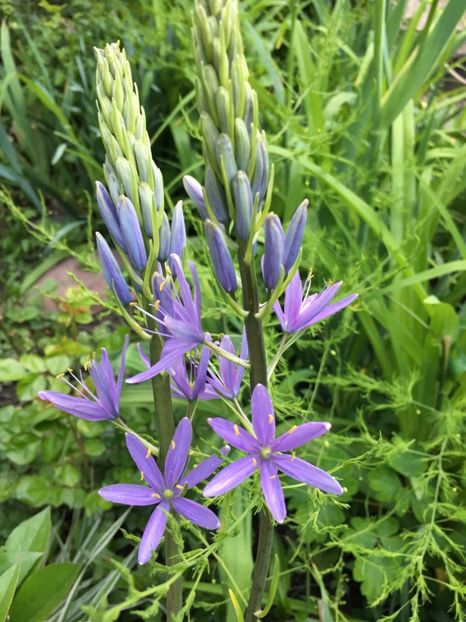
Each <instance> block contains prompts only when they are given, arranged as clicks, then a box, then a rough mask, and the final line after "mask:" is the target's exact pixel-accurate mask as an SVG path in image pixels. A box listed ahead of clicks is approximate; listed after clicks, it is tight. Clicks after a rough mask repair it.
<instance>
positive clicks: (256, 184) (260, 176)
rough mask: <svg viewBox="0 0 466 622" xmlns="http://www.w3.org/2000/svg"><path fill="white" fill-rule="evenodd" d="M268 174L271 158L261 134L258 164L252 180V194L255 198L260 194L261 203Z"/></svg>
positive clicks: (258, 144)
mask: <svg viewBox="0 0 466 622" xmlns="http://www.w3.org/2000/svg"><path fill="white" fill-rule="evenodd" d="M268 176H269V158H268V155H267V149H266V148H265V141H264V139H263V137H262V136H261V137H260V138H259V139H258V141H257V151H256V166H255V168H254V177H253V180H252V196H253V197H254V199H255V198H256V194H259V204H260V203H261V201H262V200H263V198H264V197H265V193H266V192H267V182H268Z"/></svg>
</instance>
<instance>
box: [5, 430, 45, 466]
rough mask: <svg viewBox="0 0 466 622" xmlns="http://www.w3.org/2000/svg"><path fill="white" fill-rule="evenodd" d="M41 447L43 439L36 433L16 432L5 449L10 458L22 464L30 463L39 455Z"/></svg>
mask: <svg viewBox="0 0 466 622" xmlns="http://www.w3.org/2000/svg"><path fill="white" fill-rule="evenodd" d="M40 448H41V439H40V438H37V436H35V435H34V434H16V435H14V436H13V437H12V438H11V439H10V440H9V441H8V445H7V447H6V449H5V455H6V457H7V458H8V460H11V462H14V463H15V464H19V465H21V466H23V465H25V464H29V463H30V462H32V461H33V460H34V458H35V457H36V456H37V454H38V453H39V451H40Z"/></svg>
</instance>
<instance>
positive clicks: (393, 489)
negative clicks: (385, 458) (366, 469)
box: [368, 466, 402, 502]
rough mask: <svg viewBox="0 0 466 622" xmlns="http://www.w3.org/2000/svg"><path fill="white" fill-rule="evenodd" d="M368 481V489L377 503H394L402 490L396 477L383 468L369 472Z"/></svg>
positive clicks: (392, 472) (388, 469)
mask: <svg viewBox="0 0 466 622" xmlns="http://www.w3.org/2000/svg"><path fill="white" fill-rule="evenodd" d="M368 481H369V487H370V488H371V490H372V491H373V493H374V497H375V498H376V499H377V500H378V501H383V502H390V501H391V502H394V501H395V500H396V498H397V496H398V494H399V493H400V491H401V490H402V486H401V481H400V478H399V477H398V475H397V474H396V473H395V472H394V471H392V470H391V469H390V468H388V467H385V466H382V467H379V468H378V469H374V470H373V471H371V472H370V473H369V476H368Z"/></svg>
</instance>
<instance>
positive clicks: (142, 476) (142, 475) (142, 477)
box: [141, 471, 144, 482]
mask: <svg viewBox="0 0 466 622" xmlns="http://www.w3.org/2000/svg"><path fill="white" fill-rule="evenodd" d="M143 479H144V471H141V482H142V481H143Z"/></svg>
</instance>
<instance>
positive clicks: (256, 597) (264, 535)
mask: <svg viewBox="0 0 466 622" xmlns="http://www.w3.org/2000/svg"><path fill="white" fill-rule="evenodd" d="M245 254H246V248H245V247H244V246H243V245H240V248H239V253H238V261H239V269H240V274H241V284H242V288H243V305H244V309H245V310H246V311H248V315H247V317H246V318H245V320H244V324H245V328H246V338H247V340H248V348H249V363H250V370H249V373H250V378H251V390H252V389H253V388H254V387H255V386H256V384H259V383H260V384H263V385H264V386H267V358H266V355H265V345H264V335H263V331H262V321H261V320H260V319H258V318H257V317H256V316H255V314H256V313H257V311H258V310H259V293H258V289H257V280H256V272H255V269H254V264H248V263H246V261H245ZM272 539H273V522H272V517H271V516H270V512H269V511H268V509H267V508H266V507H264V508H263V509H262V511H261V515H260V523H259V541H258V543H257V551H256V559H255V563H254V573H253V576H252V586H251V594H250V597H249V603H248V607H247V609H246V615H245V618H244V619H245V622H254V620H256V617H255V615H254V613H255V612H256V611H258V610H259V609H260V608H261V602H262V594H263V592H264V589H265V582H266V580H267V572H268V569H269V565H270V557H271V554H272Z"/></svg>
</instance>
